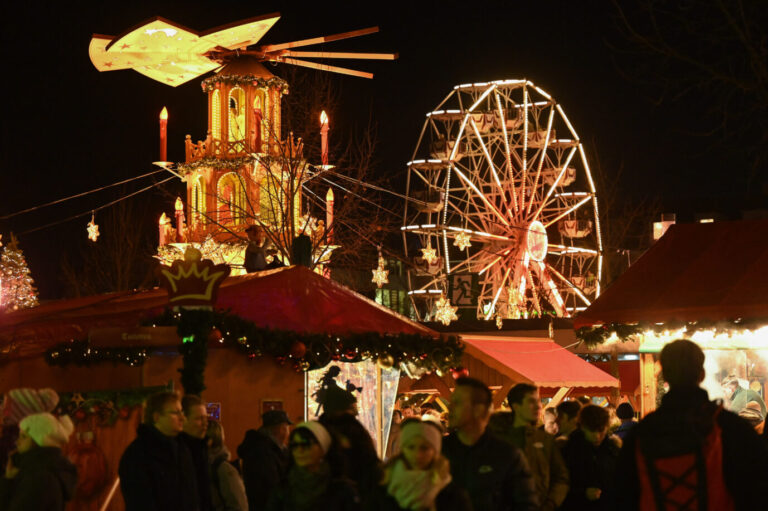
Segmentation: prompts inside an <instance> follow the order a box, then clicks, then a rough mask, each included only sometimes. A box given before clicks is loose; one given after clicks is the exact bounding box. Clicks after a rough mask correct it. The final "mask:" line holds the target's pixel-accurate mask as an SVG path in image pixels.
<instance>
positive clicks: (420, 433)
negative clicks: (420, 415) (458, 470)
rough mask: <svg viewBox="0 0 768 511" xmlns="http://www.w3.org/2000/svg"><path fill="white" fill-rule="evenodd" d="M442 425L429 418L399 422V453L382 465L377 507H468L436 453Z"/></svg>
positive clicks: (449, 510) (446, 510)
mask: <svg viewBox="0 0 768 511" xmlns="http://www.w3.org/2000/svg"><path fill="white" fill-rule="evenodd" d="M442 443H443V429H442V427H441V426H440V424H438V423H437V422H435V421H433V420H430V419H428V420H423V421H422V420H419V419H406V420H404V421H403V422H402V424H401V426H400V453H399V454H397V455H396V456H395V457H393V458H392V459H390V460H389V461H388V462H387V464H386V465H385V466H384V477H383V479H382V481H381V484H380V486H379V488H378V492H379V494H378V498H377V499H376V501H377V504H378V505H377V509H378V510H380V511H396V510H408V511H468V510H470V509H472V505H471V503H470V500H469V496H468V495H467V493H466V492H465V491H464V490H462V489H461V488H459V487H458V486H457V485H456V484H454V483H451V470H450V464H449V463H448V460H447V459H446V458H445V457H444V456H443V455H442V454H441V453H440V451H441V449H442Z"/></svg>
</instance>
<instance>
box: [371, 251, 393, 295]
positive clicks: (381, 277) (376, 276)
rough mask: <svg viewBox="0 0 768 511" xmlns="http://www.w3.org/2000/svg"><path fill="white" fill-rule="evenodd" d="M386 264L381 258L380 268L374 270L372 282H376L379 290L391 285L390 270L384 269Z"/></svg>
mask: <svg viewBox="0 0 768 511" xmlns="http://www.w3.org/2000/svg"><path fill="white" fill-rule="evenodd" d="M384 264H385V263H384V259H383V258H381V257H379V267H378V268H376V269H374V270H372V271H373V278H372V279H371V282H374V283H375V284H376V286H377V287H378V288H381V286H383V285H384V284H388V283H389V270H385V269H384Z"/></svg>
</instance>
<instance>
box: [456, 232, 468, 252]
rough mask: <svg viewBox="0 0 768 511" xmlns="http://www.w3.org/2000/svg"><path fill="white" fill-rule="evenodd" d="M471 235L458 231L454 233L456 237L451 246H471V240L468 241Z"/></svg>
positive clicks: (462, 248) (460, 247) (461, 248)
mask: <svg viewBox="0 0 768 511" xmlns="http://www.w3.org/2000/svg"><path fill="white" fill-rule="evenodd" d="M470 239H471V237H470V236H469V234H467V233H466V232H460V233H459V234H457V235H456V239H455V240H453V246H454V247H459V250H464V249H465V248H469V247H471V246H472V242H471V241H470Z"/></svg>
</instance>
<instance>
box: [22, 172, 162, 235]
mask: <svg viewBox="0 0 768 511" xmlns="http://www.w3.org/2000/svg"><path fill="white" fill-rule="evenodd" d="M174 178H175V176H172V177H169V178H166V179H163V180H162V181H158V182H157V183H153V184H151V185H149V186H146V187H144V188H141V189H139V190H136V191H135V192H131V193H129V194H128V195H124V196H122V197H120V198H118V199H115V200H113V201H110V202H107V203H106V204H102V205H101V206H98V207H95V208H91V209H89V210H88V211H84V212H83V213H78V214H77V215H72V216H70V217H67V218H64V219H62V220H57V221H55V222H51V223H49V224H45V225H41V226H38V227H34V228H32V229H27V230H26V231H23V232H20V233H19V235H21V234H29V233H32V232H36V231H42V230H43V229H47V228H49V227H54V226H56V225H59V224H63V223H66V222H69V221H71V220H75V219H77V218H82V217H84V216H88V215H91V216H92V217H93V214H94V213H95V212H96V211H100V210H102V209H106V208H108V207H110V206H114V205H115V204H117V203H118V202H122V201H124V200H126V199H130V198H131V197H133V196H135V195H138V194H140V193H143V192H146V191H148V190H151V189H152V188H156V187H158V186H160V185H162V184H164V183H167V182H168V181H170V180H171V179H174ZM91 223H93V218H92V219H91ZM97 233H98V230H97Z"/></svg>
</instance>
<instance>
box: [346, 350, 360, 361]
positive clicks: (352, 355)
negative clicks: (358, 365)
mask: <svg viewBox="0 0 768 511" xmlns="http://www.w3.org/2000/svg"><path fill="white" fill-rule="evenodd" d="M344 356H345V357H346V359H347V360H354V359H356V358H357V351H355V350H354V348H347V350H346V351H345V352H344Z"/></svg>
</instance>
